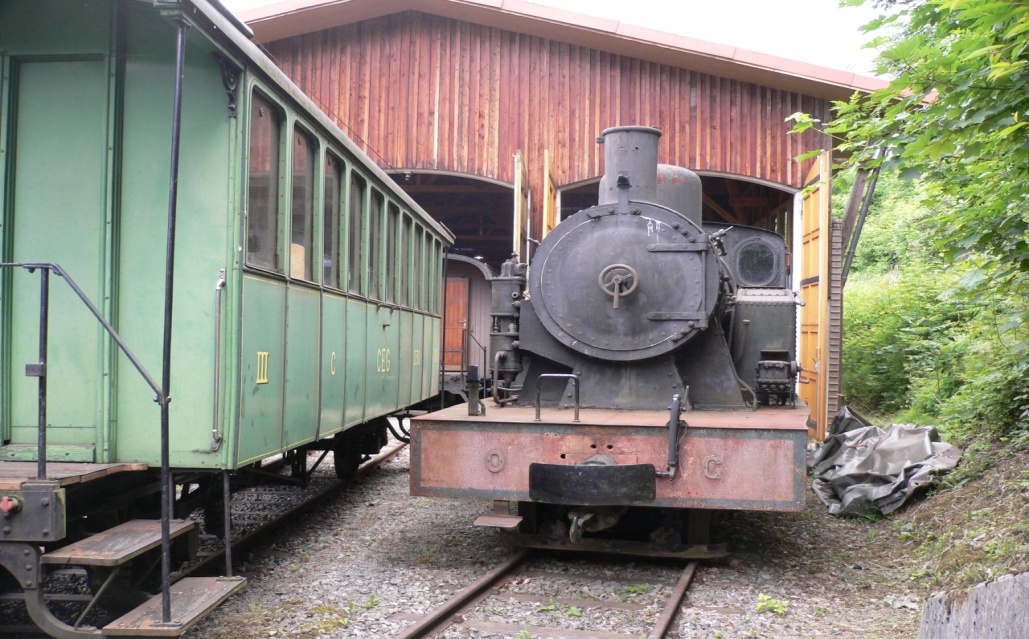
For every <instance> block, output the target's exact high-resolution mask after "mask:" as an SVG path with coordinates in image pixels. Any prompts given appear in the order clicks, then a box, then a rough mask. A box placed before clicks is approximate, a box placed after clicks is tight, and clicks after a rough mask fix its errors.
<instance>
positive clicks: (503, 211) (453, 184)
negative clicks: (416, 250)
mask: <svg viewBox="0 0 1029 639" xmlns="http://www.w3.org/2000/svg"><path fill="white" fill-rule="evenodd" d="M390 176H391V177H392V178H393V179H394V180H396V182H397V184H399V185H400V186H401V188H403V189H404V190H405V191H406V192H407V194H408V195H410V196H411V197H412V198H413V199H414V201H415V202H417V203H418V204H420V205H421V206H422V208H424V209H425V210H426V211H427V212H428V213H429V215H431V216H432V217H433V218H434V219H436V220H438V221H439V222H442V223H443V224H445V225H446V226H447V228H449V229H450V230H451V231H452V232H453V233H454V235H455V236H456V237H457V239H456V240H455V241H454V247H453V248H452V249H451V252H452V253H455V254H457V255H462V256H465V257H468V258H471V259H474V260H478V261H480V262H483V263H484V264H488V265H489V266H490V267H492V268H493V270H494V271H499V270H500V265H501V264H503V263H504V261H505V260H507V259H508V258H509V257H511V244H512V240H511V235H512V225H513V211H514V187H513V186H512V185H510V184H505V183H503V182H496V181H491V180H486V179H482V178H478V177H473V176H470V175H463V174H453V173H428V172H418V171H392V172H390Z"/></svg>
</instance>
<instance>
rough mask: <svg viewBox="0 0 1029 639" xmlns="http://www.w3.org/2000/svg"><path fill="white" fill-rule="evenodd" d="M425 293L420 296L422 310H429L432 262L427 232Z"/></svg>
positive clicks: (430, 238)
mask: <svg viewBox="0 0 1029 639" xmlns="http://www.w3.org/2000/svg"><path fill="white" fill-rule="evenodd" d="M425 262H426V264H425V266H424V267H423V270H424V271H425V286H424V290H425V293H423V294H422V308H423V309H425V310H427V311H428V310H430V309H431V308H432V264H433V262H434V260H433V257H432V236H431V235H429V231H428V230H426V231H425Z"/></svg>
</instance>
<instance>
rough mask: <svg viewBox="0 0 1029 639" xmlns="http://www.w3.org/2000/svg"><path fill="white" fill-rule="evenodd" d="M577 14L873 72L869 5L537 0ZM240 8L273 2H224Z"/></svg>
mask: <svg viewBox="0 0 1029 639" xmlns="http://www.w3.org/2000/svg"><path fill="white" fill-rule="evenodd" d="M532 1H533V2H534V4H541V5H546V6H551V7H557V8H559V9H565V10H568V11H574V12H576V13H582V14H586V15H592V16H597V17H600V18H607V19H611V20H618V21H620V22H624V23H627V24H633V25H637V26H640V27H647V28H651V29H657V30H659V31H665V32H668V33H675V34H679V35H685V36H689V37H692V38H698V39H700V40H708V41H710V42H717V43H720V44H727V45H731V46H735V47H739V48H741V49H749V50H751V51H757V52H760V53H768V54H772V55H777V56H780V57H784V58H789V59H792V60H800V61H803V62H809V63H813V64H818V65H821V66H824V67H829V68H832V69H842V70H845V71H853V72H855V73H860V74H862V75H872V69H873V65H872V59H873V58H874V57H875V54H874V52H873V51H871V50H868V49H862V46H861V45H862V44H864V43H865V42H867V41H868V40H869V39H870V38H869V36H868V35H867V34H864V33H861V32H860V31H859V27H860V26H861V25H862V24H865V23H866V22H868V21H869V20H871V19H872V18H873V17H874V13H873V11H872V10H871V9H869V8H867V7H845V8H840V7H839V6H838V4H837V3H838V0H532ZM222 3H223V4H225V6H227V7H228V8H229V9H231V10H232V11H235V12H237V13H238V12H240V11H243V10H245V9H249V8H252V7H255V6H261V5H266V4H274V2H269V0H222Z"/></svg>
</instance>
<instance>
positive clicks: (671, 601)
mask: <svg viewBox="0 0 1029 639" xmlns="http://www.w3.org/2000/svg"><path fill="white" fill-rule="evenodd" d="M696 571H697V562H695V561H691V562H690V563H688V564H686V569H685V570H683V571H682V576H681V577H679V581H678V582H677V583H676V584H675V589H674V590H672V594H671V596H670V597H669V598H668V601H667V602H666V603H665V608H664V610H662V611H661V616H660V617H658V618H657V624H656V625H655V626H654V629H653V630H651V631H650V635H649V636H648V637H647V639H663V637H664V636H665V633H667V632H668V628H669V626H671V625H672V621H673V620H674V619H675V615H676V613H678V612H679V604H681V603H682V598H683V597H685V596H686V590H687V589H688V588H689V587H690V582H691V581H693V573H695V572H696Z"/></svg>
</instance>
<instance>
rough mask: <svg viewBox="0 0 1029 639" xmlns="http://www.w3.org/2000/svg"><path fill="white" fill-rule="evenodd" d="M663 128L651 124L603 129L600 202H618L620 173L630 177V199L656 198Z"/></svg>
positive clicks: (642, 200) (650, 200) (654, 200)
mask: <svg viewBox="0 0 1029 639" xmlns="http://www.w3.org/2000/svg"><path fill="white" fill-rule="evenodd" d="M660 137H661V131H660V130H659V129H655V128H654V127H649V126H618V127H613V128H610V129H604V131H602V132H601V134H600V138H598V140H597V141H598V142H600V143H601V144H603V145H604V177H603V178H602V179H601V180H600V200H599V203H600V204H601V205H604V204H616V203H617V202H618V176H620V175H624V176H625V177H627V178H628V179H629V199H630V200H636V201H637V202H656V201H657V141H658V138H660Z"/></svg>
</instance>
